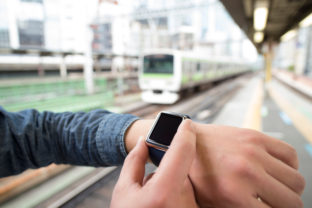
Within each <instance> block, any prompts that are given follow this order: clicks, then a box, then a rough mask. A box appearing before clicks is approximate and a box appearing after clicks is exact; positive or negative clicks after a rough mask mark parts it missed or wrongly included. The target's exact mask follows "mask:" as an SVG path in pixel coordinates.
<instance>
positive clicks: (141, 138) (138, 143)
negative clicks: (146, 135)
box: [136, 136, 144, 146]
mask: <svg viewBox="0 0 312 208" xmlns="http://www.w3.org/2000/svg"><path fill="white" fill-rule="evenodd" d="M143 141H144V139H143V136H140V137H139V139H138V141H137V143H136V146H139V145H140V144H141V143H142V142H143Z"/></svg>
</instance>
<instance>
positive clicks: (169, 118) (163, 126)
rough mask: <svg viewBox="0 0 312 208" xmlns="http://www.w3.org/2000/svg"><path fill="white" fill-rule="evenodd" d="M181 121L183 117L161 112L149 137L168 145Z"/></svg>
mask: <svg viewBox="0 0 312 208" xmlns="http://www.w3.org/2000/svg"><path fill="white" fill-rule="evenodd" d="M182 121H183V118H182V117H180V116H176V115H172V114H167V113H163V112H162V113H161V114H160V115H159V117H158V120H157V122H156V124H155V126H154V128H153V130H152V132H151V133H150V135H149V139H150V140H153V141H155V142H157V143H159V144H162V145H166V146H169V145H170V143H171V141H172V139H173V137H174V135H175V134H176V132H177V130H178V128H179V125H180V124H181V122H182Z"/></svg>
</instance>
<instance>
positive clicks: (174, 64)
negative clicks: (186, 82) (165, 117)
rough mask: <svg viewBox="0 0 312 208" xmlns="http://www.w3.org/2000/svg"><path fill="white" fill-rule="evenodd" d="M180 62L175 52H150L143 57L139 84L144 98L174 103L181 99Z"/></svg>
mask: <svg viewBox="0 0 312 208" xmlns="http://www.w3.org/2000/svg"><path fill="white" fill-rule="evenodd" d="M179 65H180V64H179V62H178V59H177V57H175V56H174V54H148V55H145V56H143V57H142V59H141V69H140V76H139V84H140V88H141V90H142V100H143V101H145V102H148V103H158V104H172V103H175V102H176V101H177V100H178V99H179V94H178V92H179V89H180V82H179V80H180V79H179V77H180V76H179V75H180V73H179V71H181V70H179Z"/></svg>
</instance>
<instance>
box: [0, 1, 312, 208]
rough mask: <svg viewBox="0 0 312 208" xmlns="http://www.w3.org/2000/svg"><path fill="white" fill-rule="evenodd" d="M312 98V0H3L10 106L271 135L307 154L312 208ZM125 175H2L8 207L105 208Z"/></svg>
mask: <svg viewBox="0 0 312 208" xmlns="http://www.w3.org/2000/svg"><path fill="white" fill-rule="evenodd" d="M281 95H283V96H285V97H283V96H281ZM311 103H312V2H311V1H309V0H297V1H296V0H280V1H277V0H88V1H86V0H75V1H74V0H0V105H1V106H2V107H3V108H4V109H6V110H7V111H20V110H24V109H28V108H35V109H38V110H39V111H45V110H48V111H54V112H64V111H74V112H78V111H90V110H93V109H99V108H102V109H108V110H111V111H114V112H118V113H132V114H135V115H138V116H141V117H147V118H153V117H155V115H156V114H157V112H159V111H161V110H168V109H170V110H172V111H176V112H178V111H181V112H183V113H186V112H188V113H189V114H190V115H191V116H192V118H194V120H195V121H198V122H205V123H212V122H213V123H217V124H226V125H235V126H240V127H246V128H253V129H256V130H259V131H263V132H264V133H267V134H269V135H272V136H274V137H276V138H278V139H282V140H285V141H286V142H289V143H290V144H292V145H293V146H295V148H296V150H297V151H298V153H299V156H300V161H301V163H302V164H303V165H302V170H300V171H301V172H302V174H303V175H304V176H305V178H306V180H307V189H306V191H305V193H304V202H305V207H312V202H311V199H310V197H308V196H309V195H311V194H312V186H311V183H310V180H311V179H310V178H311V177H312V170H311V165H309V164H311V162H312V161H311V159H312V146H311V143H312V138H311V137H312V131H311V129H312V106H311ZM194 106H195V107H194ZM233 106H235V107H233ZM298 118H299V121H298V122H297V120H298ZM279 122H280V125H279V124H278V123H279ZM288 130H289V131H290V132H287V131H288ZM290 137H291V138H290ZM149 169H150V170H152V169H153V167H149ZM119 171H120V169H119V168H111V169H110V168H108V169H107V168H89V167H72V166H56V165H51V166H49V167H46V168H42V169H39V170H28V171H26V172H24V173H22V174H21V175H18V176H13V177H7V178H3V179H0V206H1V207H66V206H69V207H84V206H90V207H97V206H99V207H100V206H102V207H103V206H104V207H106V206H108V204H109V202H110V196H111V191H112V188H113V186H114V183H115V182H114V181H116V178H117V177H118V173H119ZM90 178H91V179H92V180H91V181H90V180H89V179H90ZM93 178H94V179H93ZM86 184H89V185H86ZM83 187H84V188H83ZM70 190H76V191H74V193H72V192H71V191H70ZM61 196H66V197H67V198H66V197H65V198H62V197H61ZM88 197H89V198H88ZM59 198H61V200H60V201H58V200H57V199H59Z"/></svg>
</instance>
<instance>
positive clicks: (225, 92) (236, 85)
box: [4, 75, 252, 208]
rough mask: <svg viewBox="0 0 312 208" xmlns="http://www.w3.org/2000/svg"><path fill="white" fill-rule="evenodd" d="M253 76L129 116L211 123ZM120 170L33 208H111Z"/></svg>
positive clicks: (84, 180)
mask: <svg viewBox="0 0 312 208" xmlns="http://www.w3.org/2000/svg"><path fill="white" fill-rule="evenodd" d="M251 76H252V75H244V76H242V77H238V78H235V79H233V80H231V82H224V83H220V84H218V85H217V86H215V87H213V88H211V89H210V90H208V91H203V92H200V93H197V94H196V95H194V94H192V93H190V94H189V95H186V96H185V99H183V100H181V101H179V102H178V103H177V104H175V105H171V106H169V105H151V104H145V105H142V106H141V107H139V108H137V109H135V108H133V109H130V110H128V111H127V112H126V113H131V114H134V115H137V116H139V117H141V118H154V117H155V116H156V114H157V113H158V112H159V111H162V110H167V111H174V112H181V113H187V114H189V115H190V116H191V117H192V119H193V120H195V121H197V122H204V123H209V122H211V121H212V120H213V119H214V118H215V116H216V115H217V114H218V112H219V111H220V109H222V107H223V105H224V104H225V103H226V102H228V101H229V100H230V99H231V98H232V96H233V95H235V93H236V92H237V91H238V90H239V89H240V88H241V87H242V86H243V85H244V83H245V82H246V81H247V80H249V78H250V77H251ZM74 168H79V167H74ZM120 169H121V168H120V167H109V168H96V169H94V170H92V171H90V172H89V173H88V174H86V175H85V176H83V177H81V178H80V179H79V180H77V181H76V182H73V183H72V184H70V185H69V186H67V187H66V188H64V189H63V190H62V191H59V192H58V193H57V194H54V195H53V196H51V197H48V200H43V201H41V202H40V203H37V204H36V205H35V206H31V207H49V208H53V207H78V208H79V207H86V206H88V207H108V206H109V203H110V198H111V194H112V190H113V187H114V184H115V183H116V181H117V180H118V177H119V172H120ZM146 169H147V173H149V172H152V171H153V170H154V169H155V167H154V166H153V165H147V167H146ZM70 171H72V172H73V173H74V172H75V170H68V171H66V172H70ZM77 171H78V169H77ZM4 207H5V206H4Z"/></svg>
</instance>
